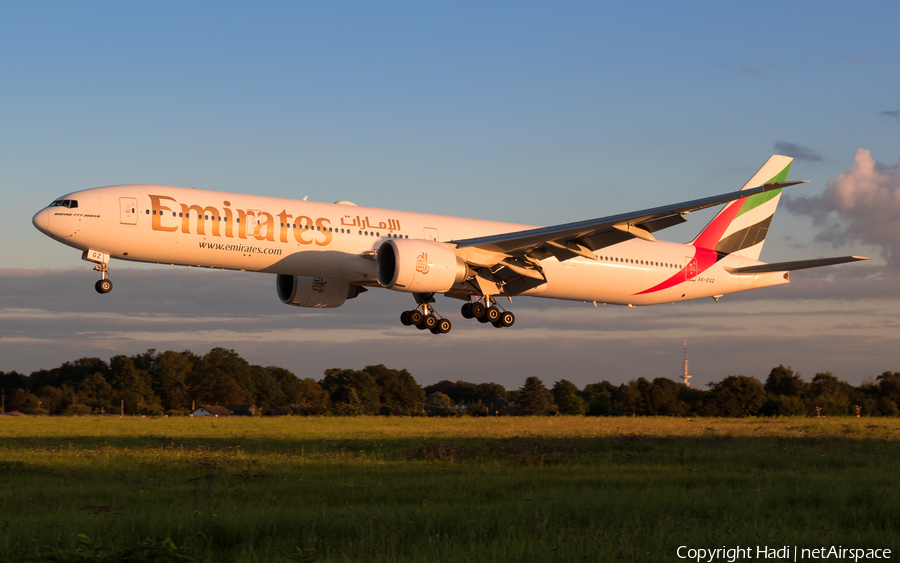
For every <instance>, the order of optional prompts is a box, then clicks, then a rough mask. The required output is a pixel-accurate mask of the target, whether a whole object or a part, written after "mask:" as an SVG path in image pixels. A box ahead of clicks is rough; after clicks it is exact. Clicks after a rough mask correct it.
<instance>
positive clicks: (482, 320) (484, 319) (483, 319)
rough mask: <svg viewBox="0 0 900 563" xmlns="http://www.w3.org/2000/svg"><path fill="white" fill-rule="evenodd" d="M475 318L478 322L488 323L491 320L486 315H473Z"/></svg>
mask: <svg viewBox="0 0 900 563" xmlns="http://www.w3.org/2000/svg"><path fill="white" fill-rule="evenodd" d="M475 320H476V321H478V322H480V323H489V322H491V321H489V320H488V318H487V315H481V316H480V317H475Z"/></svg>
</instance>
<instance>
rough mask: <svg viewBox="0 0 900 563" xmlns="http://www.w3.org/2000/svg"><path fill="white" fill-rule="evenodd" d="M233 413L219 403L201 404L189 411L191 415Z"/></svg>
mask: <svg viewBox="0 0 900 563" xmlns="http://www.w3.org/2000/svg"><path fill="white" fill-rule="evenodd" d="M233 414H234V413H233V412H231V410H230V409H227V408H225V407H223V406H221V405H203V406H201V407H199V408H197V409H194V411H193V412H192V413H191V416H213V417H216V418H218V417H227V416H232V415H233Z"/></svg>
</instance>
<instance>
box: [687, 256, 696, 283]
mask: <svg viewBox="0 0 900 563" xmlns="http://www.w3.org/2000/svg"><path fill="white" fill-rule="evenodd" d="M685 260H686V261H687V262H686V264H685V266H684V279H685V281H694V278H696V277H697V274H698V270H699V268H698V267H697V259H696V258H694V257H693V256H686V257H685Z"/></svg>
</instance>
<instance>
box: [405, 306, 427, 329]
mask: <svg viewBox="0 0 900 563" xmlns="http://www.w3.org/2000/svg"><path fill="white" fill-rule="evenodd" d="M407 312H408V313H409V315H408V316H407V318H408V319H409V324H411V325H416V326H418V325H419V324H420V323H421V322H422V317H424V316H425V315H423V314H422V313H421V311H419V310H418V309H415V310H413V311H407Z"/></svg>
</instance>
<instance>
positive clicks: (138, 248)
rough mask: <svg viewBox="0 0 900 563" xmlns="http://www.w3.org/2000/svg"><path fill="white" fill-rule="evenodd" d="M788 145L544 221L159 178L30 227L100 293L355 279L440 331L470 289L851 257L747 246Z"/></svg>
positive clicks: (762, 272) (482, 300) (756, 274)
mask: <svg viewBox="0 0 900 563" xmlns="http://www.w3.org/2000/svg"><path fill="white" fill-rule="evenodd" d="M791 161H792V159H791V158H789V157H786V156H778V155H775V156H772V157H771V158H770V159H769V160H768V161H767V162H766V163H765V164H764V165H763V167H762V168H760V169H759V171H758V172H757V173H756V174H755V175H754V176H753V177H752V178H751V179H750V181H748V182H747V184H746V185H745V186H744V187H743V188H742V189H741V190H740V191H736V192H731V193H726V194H722V195H718V196H713V197H708V198H704V199H699V200H694V201H688V202H684V203H679V204H675V205H667V206H664V207H657V208H653V209H645V210H642V211H636V212H634V213H622V214H619V215H613V216H610V217H601V218H598V219H591V220H588V221H579V222H576V223H567V224H564V225H556V226H553V227H532V226H527V225H517V224H513V223H500V222H496V221H484V220H477V219H461V218H456V217H446V216H441V215H430V214H425V213H410V212H405V211H392V210H388V209H376V208H370V207H359V206H357V205H355V204H353V203H350V202H347V201H339V202H337V203H317V202H312V201H306V200H305V199H304V200H302V201H300V200H294V199H280V198H273V197H264V196H254V195H243V194H235V193H226V192H215V191H206V190H197V189H188V188H175V187H169V186H155V185H125V186H109V187H103V188H94V189H88V190H82V191H78V192H73V193H71V194H68V195H64V196H62V197H61V198H59V199H57V200H56V201H54V202H53V203H51V204H50V205H49V206H48V207H47V208H45V209H43V210H41V211H39V212H38V213H37V214H36V215H35V216H34V219H33V223H34V225H35V227H37V228H38V230H40V231H41V232H43V233H45V234H46V235H48V236H50V237H51V238H53V239H56V240H58V241H60V242H62V243H63V244H67V245H69V246H72V247H74V248H77V249H79V250H81V251H82V252H83V253H82V258H83V259H84V260H88V261H90V262H95V263H96V264H97V265H96V266H95V267H94V269H95V270H98V271H99V272H100V276H101V279H100V280H98V281H97V283H96V290H97V291H98V292H100V293H107V292H109V291H110V290H111V289H112V282H111V281H110V280H109V277H108V273H109V268H108V265H109V261H110V259H111V258H118V259H120V260H133V261H137V262H155V263H159V264H172V265H179V266H199V267H206V268H221V269H227V270H241V271H250V272H265V273H271V274H276V280H275V287H276V291H277V294H278V297H279V299H281V301H282V302H283V303H286V304H288V305H295V306H298V307H338V306H340V305H342V304H343V303H344V301H345V300H347V299H352V298H355V297H357V296H358V295H359V294H360V293H361V292H364V291H366V288H367V287H369V288H385V289H390V290H393V291H402V292H406V293H411V294H412V295H413V296H414V297H415V300H416V303H417V304H418V305H417V307H416V308H415V309H412V310H410V311H404V312H403V313H402V314H401V316H400V320H401V322H402V323H403V324H405V325H415V326H416V327H418V328H419V329H423V330H424V329H430V330H431V332H433V333H435V334H439V333H446V332H449V331H450V326H451V325H450V321H449V320H448V319H446V318H444V317H443V316H441V315H440V314H438V313H437V312H436V311H435V309H434V306H433V305H432V304H433V303H434V302H435V300H434V296H435V294H438V293H442V294H444V295H446V296H449V297H456V298H459V299H462V300H464V301H466V303H465V304H464V305H463V306H462V315H463V317H465V318H469V319H471V318H475V319H477V320H478V321H480V322H482V323H488V322H490V323H492V324H493V325H494V326H495V327H498V328H499V327H507V326H511V325H512V324H513V322H515V316H514V315H513V313H512V312H510V311H507V310H505V309H504V308H502V307H501V306H500V304H499V303H498V302H497V297H499V296H507V297H509V299H510V301H511V300H512V297H515V296H532V297H548V298H553V299H568V300H577V301H586V302H593V303H594V304H595V305H596V304H597V303H598V302H599V303H612V304H619V305H628V306H635V305H653V304H657V303H672V302H675V301H686V300H689V299H699V298H702V297H713V298H715V299H716V300H718V298H719V297H721V296H722V295H725V294H728V293H735V292H738V291H746V290H748V289H755V288H760V287H767V286H771V285H778V284H783V283H788V281H789V273H788V272H790V271H792V270H800V269H804V268H814V267H818V266H827V265H831V264H840V263H843V262H852V261H855V260H866V258H863V257H858V256H843V257H836V258H822V259H815V260H802V261H797V262H782V263H777V264H766V263H763V262H760V261H759V260H758V258H759V254H760V250H761V249H762V246H763V242H764V240H765V237H766V232H767V231H768V227H769V223H770V222H771V220H772V215H773V214H774V213H775V207H776V205H777V204H778V200H779V197H780V195H781V191H782V188H784V187H786V186H790V185H793V184H799V183H801V182H788V181H786V180H787V174H788V171H789V170H790V167H791ZM723 203H724V204H727V205H725V207H724V208H723V209H722V211H721V212H719V214H718V215H717V216H716V217H715V218H714V219H713V220H712V221H711V222H710V223H709V225H708V226H707V227H706V228H705V229H703V231H702V232H701V233H700V234H699V235H698V236H697V238H695V239H694V240H693V241H691V242H689V243H687V244H681V243H674V242H664V241H659V240H657V239H656V238H655V237H654V235H653V233H655V232H657V231H659V230H661V229H665V228H667V227H671V226H673V225H676V224H679V223H681V222H683V221H686V220H687V219H686V218H685V215H688V214H690V212H692V211H696V210H698V209H704V208H707V207H711V206H714V205H721V204H723Z"/></svg>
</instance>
